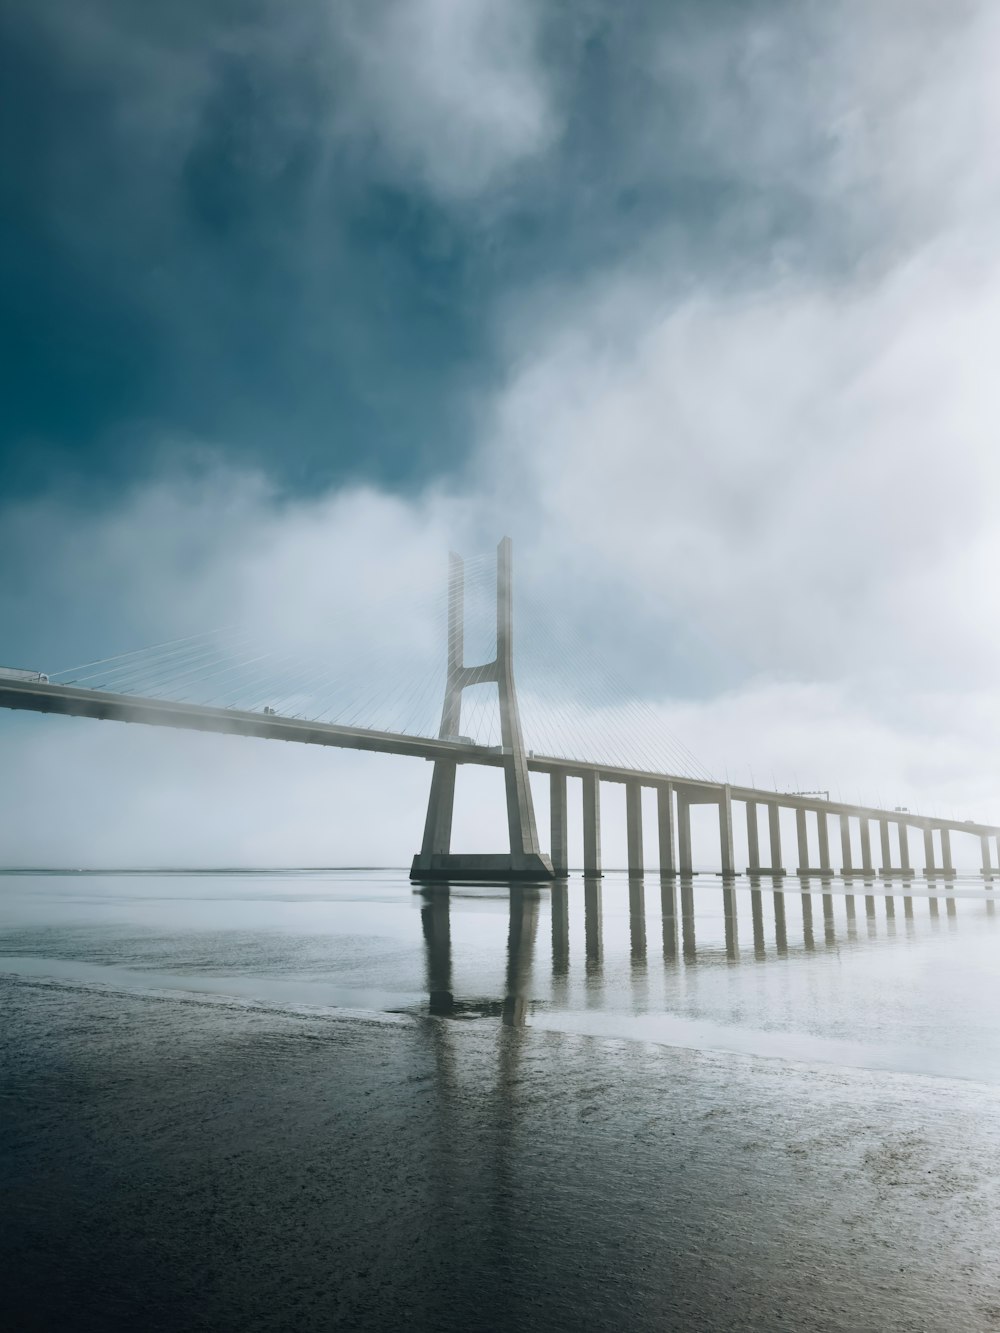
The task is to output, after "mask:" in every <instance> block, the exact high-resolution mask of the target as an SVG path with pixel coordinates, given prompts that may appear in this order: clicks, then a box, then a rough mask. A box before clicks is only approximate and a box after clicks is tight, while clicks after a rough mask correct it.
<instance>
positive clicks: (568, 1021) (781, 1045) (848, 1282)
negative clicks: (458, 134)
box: [0, 870, 1000, 1329]
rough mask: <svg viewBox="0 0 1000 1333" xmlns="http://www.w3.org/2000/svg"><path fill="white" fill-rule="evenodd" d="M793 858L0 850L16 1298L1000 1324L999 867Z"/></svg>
mask: <svg viewBox="0 0 1000 1333" xmlns="http://www.w3.org/2000/svg"><path fill="white" fill-rule="evenodd" d="M800 887H801V886H800V885H799V883H798V882H797V881H787V882H786V887H785V890H784V892H783V893H777V894H776V893H774V892H773V891H772V887H771V885H770V883H769V882H768V883H766V884H765V885H763V886H761V888H760V889H751V887H750V886H749V885H748V884H747V883H746V881H741V882H740V887H738V888H736V889H724V888H723V887H722V886H721V884H720V882H719V881H718V880H716V879H714V878H712V877H708V876H705V877H698V878H696V879H695V880H694V882H693V883H686V884H683V885H678V886H674V885H673V884H666V885H662V884H661V882H660V881H659V879H658V878H657V877H655V876H654V877H648V878H647V879H646V880H645V881H644V882H638V881H635V882H632V883H630V882H629V881H628V880H627V879H626V878H625V877H622V876H614V875H609V876H606V877H605V879H604V880H603V881H599V882H598V881H594V882H588V883H584V881H583V880H581V879H579V878H575V879H572V880H570V881H569V883H568V884H564V885H556V886H553V887H546V888H543V889H541V890H538V891H533V890H516V889H515V890H513V891H510V890H507V889H498V888H493V889H490V888H465V889H463V888H457V887H453V888H452V889H451V890H450V892H449V891H443V890H433V891H427V892H419V891H415V890H414V889H412V888H411V886H410V884H409V883H408V881H407V879H406V877H405V876H404V875H403V874H401V873H400V872H397V871H377V870H376V871H338V872H300V873H260V874H251V875H246V874H235V873H234V874H226V875H198V874H172V875H128V874H117V875H92V874H86V875H83V874H80V875H7V876H3V877H0V995H2V996H3V1008H4V1014H5V1018H4V1022H3V1035H2V1038H0V1042H2V1047H3V1080H4V1103H3V1104H4V1106H5V1108H6V1110H5V1114H4V1116H3V1120H2V1122H0V1150H2V1160H3V1164H4V1174H5V1177H6V1179H8V1181H11V1182H13V1184H14V1186H15V1188H14V1190H13V1191H10V1192H9V1193H10V1195H11V1197H12V1198H13V1200H14V1202H13V1206H8V1207H7V1208H5V1210H4V1212H3V1217H2V1220H0V1237H2V1242H3V1254H4V1257H5V1258H6V1260H7V1264H6V1265H5V1266H6V1267H7V1268H8V1269H9V1271H11V1272H13V1273H15V1274H16V1279H15V1281H14V1282H13V1283H12V1284H8V1286H7V1290H6V1292H5V1293H4V1294H3V1296H2V1297H0V1315H2V1314H3V1313H4V1305H5V1306H6V1315H7V1318H6V1319H5V1320H4V1321H3V1322H4V1323H5V1326H11V1327H17V1328H22V1327H39V1328H50V1327H51V1328H62V1327H73V1328H117V1327H136V1326H145V1327H157V1328H169V1329H174V1328H177V1329H181V1328H185V1329H186V1328H202V1327H204V1328H213V1329H221V1328H234V1329H236V1328H240V1329H245V1328H261V1329H275V1328H282V1329H283V1328H289V1329H292V1328H295V1329H298V1328H314V1327H315V1328H330V1327H345V1328H352V1329H354V1328H372V1329H376V1328H395V1327H415V1328H434V1329H438V1328H440V1329H451V1328H455V1329H469V1328H496V1329H508V1328H544V1329H549V1328H551V1329H563V1328H565V1329H570V1328H573V1329H576V1328H581V1327H584V1328H599V1329H603V1328H609V1329H610V1328H620V1327H625V1326H628V1327H630V1328H638V1329H660V1328H675V1327H676V1328H706V1329H707V1328H755V1329H756V1328H760V1329H765V1328H767V1329H770V1328H775V1327H788V1328H803V1329H811V1328H852V1329H853V1328H873V1329H875V1328H878V1329H882V1328H899V1329H912V1328H920V1329H924V1328H927V1329H938V1328H940V1329H945V1328H949V1329H951V1328H955V1327H962V1328H973V1329H974V1328H980V1327H981V1328H991V1327H996V1326H997V1325H998V1324H1000V1284H998V1282H997V1273H996V1261H995V1258H994V1250H995V1236H996V1234H997V1232H998V1229H1000V1183H998V1179H997V1173H996V1170H995V1168H994V1162H995V1161H996V1159H997V1148H998V1147H1000V1125H998V1123H997V1117H996V1112H995V1106H996V1084H997V1083H998V1082H1000V1031H998V1024H997V1023H996V1020H995V1014H996V1013H997V1012H998V1001H1000V968H998V966H997V963H996V958H997V949H998V945H1000V939H998V931H1000V917H998V914H997V913H996V912H995V910H994V904H993V902H992V898H991V895H990V893H989V892H988V891H985V890H984V889H983V888H982V886H981V884H977V883H975V882H969V883H960V884H959V885H958V887H957V888H956V889H955V890H954V891H953V892H950V893H949V894H947V895H946V896H943V897H940V898H937V897H932V896H930V895H929V892H928V886H927V885H926V884H921V883H919V882H915V883H914V884H913V885H910V886H905V892H904V889H903V887H902V886H898V885H895V886H893V887H894V896H893V897H891V898H890V897H887V896H886V895H885V894H884V892H883V891H881V889H876V887H875V886H866V887H867V893H866V892H861V893H859V894H858V895H857V896H852V895H847V894H845V892H844V888H845V886H844V885H843V883H841V882H835V883H834V884H832V885H827V886H821V885H819V884H818V882H815V881H813V882H811V888H812V889H813V890H815V891H814V892H810V893H805V894H804V893H802V892H800ZM858 887H861V886H858ZM823 889H827V890H829V891H825V892H824V891H822V890H823Z"/></svg>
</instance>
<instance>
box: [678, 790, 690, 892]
mask: <svg viewBox="0 0 1000 1333" xmlns="http://www.w3.org/2000/svg"><path fill="white" fill-rule="evenodd" d="M677 854H678V858H679V860H680V872H681V874H682V875H691V874H693V873H694V866H693V865H692V864H691V805H690V802H689V801H688V799H687V797H686V796H685V795H684V793H683V792H678V793H677Z"/></svg>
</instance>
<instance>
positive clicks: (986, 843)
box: [979, 833, 993, 880]
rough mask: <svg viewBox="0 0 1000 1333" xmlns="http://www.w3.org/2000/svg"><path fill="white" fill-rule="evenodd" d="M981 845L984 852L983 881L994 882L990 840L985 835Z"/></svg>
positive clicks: (980, 840) (981, 838) (982, 837)
mask: <svg viewBox="0 0 1000 1333" xmlns="http://www.w3.org/2000/svg"><path fill="white" fill-rule="evenodd" d="M979 844H980V846H981V847H982V852H983V879H989V880H992V878H993V863H992V861H991V860H990V840H989V838H988V837H987V835H986V834H985V833H984V834H982V835H981V837H980V839H979Z"/></svg>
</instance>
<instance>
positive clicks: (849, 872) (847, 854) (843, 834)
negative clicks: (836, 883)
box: [840, 814, 854, 879]
mask: <svg viewBox="0 0 1000 1333" xmlns="http://www.w3.org/2000/svg"><path fill="white" fill-rule="evenodd" d="M840 873H841V875H843V877H844V879H850V878H851V877H852V876H853V874H854V855H853V853H852V851H851V817H850V815H845V814H842V815H841V816H840Z"/></svg>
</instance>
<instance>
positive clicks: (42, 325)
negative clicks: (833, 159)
mask: <svg viewBox="0 0 1000 1333" xmlns="http://www.w3.org/2000/svg"><path fill="white" fill-rule="evenodd" d="M705 8H706V7H705V6H703V5H701V6H691V5H689V4H685V5H680V4H675V5H671V6H668V7H666V8H664V7H663V6H647V5H641V4H633V5H627V6H623V7H611V6H604V5H598V4H590V5H584V6H581V7H576V8H574V9H573V10H572V11H569V12H567V11H563V10H561V9H556V8H553V7H547V6H531V5H522V4H512V5H510V6H507V7H505V8H504V10H503V11H502V12H501V11H498V10H496V9H495V8H494V7H492V6H489V5H485V4H482V3H480V2H479V0H468V3H466V4H464V5H461V6H455V5H454V4H449V3H448V2H447V0H421V2H420V3H419V4H412V5H400V4H395V3H381V4H368V5H361V4H344V5H339V6H329V5H326V4H320V3H306V4H302V5H297V6H294V7H289V6H286V5H280V4H277V3H274V0H257V3H254V4H251V5H240V6H237V5H232V4H229V3H223V2H221V0H215V2H214V3H210V4H194V3H182V4H179V5H174V6H171V7H169V9H166V10H159V9H155V8H154V9H153V10H150V9H148V8H146V7H143V8H142V9H140V10H137V9H136V8H135V6H133V5H129V4H124V3H121V0H91V2H90V3H87V4H79V3H74V4H68V3H53V4H49V5H46V6H45V7H21V8H20V9H16V10H15V9H13V8H8V9H7V11H6V14H5V16H4V17H3V19H2V20H0V22H2V25H3V29H2V41H3V45H4V49H5V51H6V53H7V57H6V60H5V77H4V80H3V83H2V88H3V91H2V94H0V95H2V97H3V111H2V114H3V122H4V126H5V132H4V136H3V149H2V151H3V162H2V179H3V191H4V210H3V212H4V217H5V222H4V229H5V235H4V244H3V247H2V260H0V262H2V265H3V274H2V276H3V281H4V290H5V292H6V296H7V307H8V308H7V317H6V319H5V320H4V334H3V337H4V346H3V349H2V355H3V365H4V376H5V380H6V383H5V386H4V400H5V409H6V410H5V414H4V421H3V426H2V435H0V485H2V486H3V488H4V490H5V491H6V492H7V493H11V492H13V491H15V490H27V491H30V492H37V491H39V490H44V489H46V488H47V487H49V486H52V485H54V484H60V485H65V484H67V483H68V482H70V481H72V480H76V481H82V480H90V481H96V482H97V483H99V484H100V485H102V486H104V485H106V484H108V483H112V484H113V483H116V482H118V481H120V480H123V479H128V478H130V477H135V476H137V475H138V476H146V475H151V474H155V473H156V472H157V471H158V470H160V469H161V468H162V467H163V466H164V463H165V458H166V457H169V456H170V455H172V454H173V453H174V452H175V451H177V450H181V451H183V449H184V448H185V447H186V444H187V442H189V441H190V440H192V439H197V440H199V441H209V442H210V443H211V446H212V447H213V448H214V449H217V450H220V451H223V452H228V453H229V454H230V455H231V456H236V457H239V458H240V459H241V460H242V461H244V462H248V463H251V464H255V465H262V466H263V467H264V468H265V469H266V470H267V471H269V472H270V473H271V474H272V475H274V476H275V477H276V479H277V480H278V481H279V483H280V484H281V485H283V486H286V487H289V488H291V489H292V490H310V491H311V490H314V489H315V487H316V486H318V485H325V484H330V483H338V482H342V481H344V480H345V479H354V478H359V477H360V478H367V479H372V480H376V481H378V482H379V483H381V484H385V485H389V486H391V487H403V488H409V487H411V486H415V485H419V484H420V483H422V482H423V481H424V480H426V479H427V477H428V476H432V475H436V474H440V473H442V472H447V471H448V470H450V469H452V468H454V467H456V466H457V465H459V464H460V463H461V461H462V459H463V458H464V456H465V453H466V450H467V448H468V446H469V442H470V435H471V417H470V412H469V405H470V403H471V402H472V401H473V400H474V398H475V397H476V395H477V394H480V393H481V391H482V390H483V388H484V387H486V386H488V385H490V384H491V383H493V382H495V380H496V377H497V375H498V374H499V373H500V369H499V367H498V362H497V358H496V349H495V347H494V345H493V343H492V337H493V334H492V321H491V312H494V311H495V310H496V309H497V307H498V306H503V305H505V304H506V303H508V302H509V301H510V300H511V299H512V298H513V297H515V296H516V295H517V293H518V292H519V291H522V290H525V289H529V288H531V287H533V286H536V285H537V284H538V283H540V282H545V283H552V282H558V281H560V280H565V279H567V278H569V279H572V278H573V276H574V275H575V274H584V273H586V272H587V271H589V270H590V269H591V268H592V267H593V266H594V265H596V264H607V263H611V262H615V261H616V260H620V259H621V257H622V256H623V255H626V254H628V253H629V252H630V250H632V249H634V248H636V247H640V246H642V245H643V244H645V243H646V241H647V239H648V238H649V237H651V236H655V237H657V238H658V239H657V244H659V245H661V246H662V245H664V244H665V243H666V242H667V240H669V242H670V245H671V248H672V255H673V262H674V265H675V270H676V275H677V276H676V281H677V283H678V284H681V285H683V283H684V282H686V281H690V273H691V267H692V265H694V266H695V267H697V264H698V260H699V256H703V255H704V254H705V253H706V251H709V250H710V251H711V253H712V254H713V255H714V256H715V258H716V262H718V258H719V256H725V257H726V258H725V260H724V261H723V262H727V263H730V264H731V263H733V261H734V257H736V256H739V257H740V262H741V263H742V262H744V261H745V258H746V255H747V252H748V251H750V252H751V253H754V252H760V251H761V250H762V249H763V252H764V253H767V254H770V253H771V251H772V250H773V249H774V247H775V246H776V245H779V244H780V243H783V244H784V245H785V246H786V249H788V250H789V251H790V252H793V251H794V250H795V247H796V245H799V244H800V242H798V241H796V239H795V238H796V237H797V236H799V235H800V234H801V233H802V231H803V227H804V225H805V224H806V223H808V222H809V221H810V218H812V221H813V222H815V220H816V216H818V215H819V210H817V209H816V207H815V201H814V200H813V199H812V197H811V196H809V195H808V194H807V193H804V192H803V191H802V189H801V187H800V184H799V183H797V182H795V181H793V180H792V179H791V177H790V176H789V175H788V174H787V160H786V159H787V157H788V153H787V151H786V149H787V144H785V143H784V142H782V143H779V144H777V145H776V146H775V151H774V153H773V154H772V159H773V162H779V161H780V163H781V164H782V165H783V167H784V168H785V169H786V175H785V176H784V177H781V178H779V176H778V175H777V173H776V172H775V171H774V170H770V171H769V170H768V165H769V164H768V156H767V152H766V151H765V152H764V153H763V154H762V153H761V152H760V151H755V152H754V153H753V154H747V153H743V152H741V148H740V135H741V133H742V134H744V135H745V134H746V132H747V128H746V127H747V124H748V123H749V122H748V117H747V115H746V114H744V113H745V112H747V111H750V112H753V111H754V108H755V107H757V108H759V103H760V97H761V93H762V91H763V89H764V87H765V85H768V84H771V83H772V82H773V76H774V75H776V74H778V75H780V74H781V72H782V70H783V67H784V65H785V64H787V62H788V61H790V60H794V59H795V58H796V55H797V54H802V53H803V52H804V53H805V54H809V53H810V52H811V54H812V56H813V57H815V55H816V41H817V34H816V31H815V22H814V19H813V18H812V17H810V16H811V15H812V13H813V11H812V10H811V9H810V8H809V7H806V8H805V9H798V10H797V13H796V18H795V21H794V23H792V22H790V15H791V11H790V10H789V9H788V7H787V6H785V5H780V4H779V5H774V4H767V5H763V4H755V5H750V6H734V5H724V4H715V5H712V6H709V8H710V9H711V10H712V15H711V18H712V23H711V24H706V21H705V20H706V13H705ZM782 25H785V26H782ZM705 33H707V34H708V37H705V36H704V34H705ZM699 34H701V35H699ZM810 42H812V44H813V45H812V47H811V48H810V46H809V43H810ZM754 43H756V45H755V44H754ZM703 84H704V85H705V86H702V85H703ZM709 88H710V89H711V99H709V100H707V89H709ZM783 111H784V109H782V112H783ZM752 120H753V116H752V115H751V116H750V117H749V121H750V122H752ZM775 123H776V122H775V118H774V117H771V118H770V119H769V120H766V123H763V124H762V125H760V126H757V127H756V128H755V129H754V131H753V133H754V134H755V135H756V136H757V138H758V139H760V136H761V134H763V135H764V136H765V138H766V135H768V134H772V133H773V130H774V125H775ZM720 124H721V128H722V130H723V131H725V128H726V125H729V126H730V127H735V128H736V129H737V131H738V132H737V134H736V139H735V142H734V143H732V144H730V145H729V146H728V148H727V150H726V151H725V152H722V153H720V151H719V143H718V139H719V137H720V136H719V135H717V134H715V130H717V129H718V128H719V127H720ZM741 127H742V128H741ZM783 133H784V135H785V138H786V139H787V137H788V135H789V134H790V133H792V131H791V130H788V129H786V130H784V131H783ZM721 137H722V138H725V134H724V133H723V135H722V136H721ZM759 147H760V144H758V145H757V148H758V149H759ZM766 147H767V145H766V142H765V143H764V148H765V150H766ZM748 162H749V163H750V169H748ZM765 177H766V178H765ZM806 229H807V230H808V228H806ZM782 238H784V240H783V241H782Z"/></svg>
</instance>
